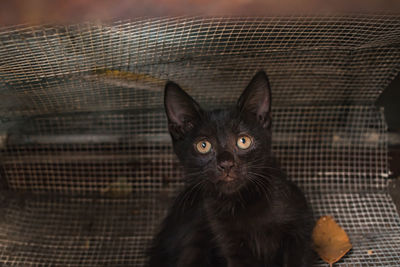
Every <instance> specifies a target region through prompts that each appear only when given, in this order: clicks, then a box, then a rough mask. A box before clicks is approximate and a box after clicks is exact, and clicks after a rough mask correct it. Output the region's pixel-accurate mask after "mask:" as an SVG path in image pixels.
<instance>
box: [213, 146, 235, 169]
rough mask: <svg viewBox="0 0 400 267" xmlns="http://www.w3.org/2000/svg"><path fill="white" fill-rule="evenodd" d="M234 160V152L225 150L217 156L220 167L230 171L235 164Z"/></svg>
mask: <svg viewBox="0 0 400 267" xmlns="http://www.w3.org/2000/svg"><path fill="white" fill-rule="evenodd" d="M234 160H235V159H234V157H233V155H232V153H230V152H228V151H224V152H222V153H221V154H219V155H218V156H217V162H218V168H219V169H220V170H221V171H225V172H227V173H228V172H229V171H230V170H231V169H232V167H233V166H234V165H235V161H234Z"/></svg>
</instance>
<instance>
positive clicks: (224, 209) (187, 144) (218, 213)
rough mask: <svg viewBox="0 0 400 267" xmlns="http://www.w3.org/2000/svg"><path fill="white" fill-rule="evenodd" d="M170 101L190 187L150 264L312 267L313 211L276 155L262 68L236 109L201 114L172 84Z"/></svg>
mask: <svg viewBox="0 0 400 267" xmlns="http://www.w3.org/2000/svg"><path fill="white" fill-rule="evenodd" d="M165 106H166V111H167V116H168V120H169V130H170V133H171V136H172V140H173V144H174V151H175V153H176V154H177V156H178V158H179V159H180V161H181V163H182V164H183V166H184V169H185V171H186V180H185V181H186V187H185V189H184V190H183V191H182V192H181V193H180V194H179V195H178V197H177V198H176V200H175V202H174V204H173V206H172V208H171V210H170V212H169V214H168V216H167V217H166V218H165V220H164V222H163V225H162V228H161V231H160V232H159V233H158V235H157V237H156V238H155V240H154V243H153V247H152V249H151V255H150V262H149V266H150V267H161V266H165V267H178V266H179V267H181V266H182V267H194V266H199V267H208V266H209V267H211V266H212V267H217V266H218V267H225V266H227V267H239V266H243V267H245V266H255V267H267V266H268V267H278V266H288V267H289V266H299V267H300V266H302V267H306V266H310V255H311V251H310V236H311V227H312V219H311V218H312V216H311V211H310V209H309V208H308V207H307V203H306V201H305V198H304V196H303V194H302V192H301V191H300V189H298V188H297V187H296V186H295V185H294V184H293V183H291V182H289V181H287V180H286V176H285V174H284V172H283V171H282V170H281V169H280V168H279V166H278V164H277V162H276V160H275V158H274V157H273V155H272V152H271V130H270V128H271V119H270V91H269V84H268V80H267V77H266V75H265V73H264V72H259V73H258V74H257V75H256V76H255V77H254V78H253V80H252V81H251V82H250V84H249V86H248V87H247V88H246V90H245V91H244V93H243V94H242V96H241V97H240V99H239V101H238V106H237V107H236V108H234V109H231V110H216V111H211V112H206V111H203V110H202V109H201V108H200V106H199V105H198V104H197V103H196V102H195V101H194V100H193V99H191V98H190V97H189V96H188V95H187V94H186V93H184V92H183V91H182V90H181V89H180V88H179V87H178V86H177V85H176V84H173V83H168V84H167V86H166V95H165Z"/></svg>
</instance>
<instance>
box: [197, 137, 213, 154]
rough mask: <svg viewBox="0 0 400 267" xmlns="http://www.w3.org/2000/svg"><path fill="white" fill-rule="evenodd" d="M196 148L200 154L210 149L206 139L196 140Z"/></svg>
mask: <svg viewBox="0 0 400 267" xmlns="http://www.w3.org/2000/svg"><path fill="white" fill-rule="evenodd" d="M196 149H197V151H198V152H200V153H201V154H206V153H208V152H210V150H211V143H210V142H208V141H207V140H201V141H199V142H197V144H196Z"/></svg>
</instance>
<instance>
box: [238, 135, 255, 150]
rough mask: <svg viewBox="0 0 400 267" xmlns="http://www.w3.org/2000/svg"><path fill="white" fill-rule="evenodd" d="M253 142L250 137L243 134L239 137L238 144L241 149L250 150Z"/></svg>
mask: <svg viewBox="0 0 400 267" xmlns="http://www.w3.org/2000/svg"><path fill="white" fill-rule="evenodd" d="M252 142H253V141H252V140H251V138H250V136H248V135H245V134H243V135H240V136H239V138H238V140H237V142H236V144H237V146H238V147H239V148H240V149H248V148H249V147H250V146H251V143H252Z"/></svg>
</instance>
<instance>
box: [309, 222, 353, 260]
mask: <svg viewBox="0 0 400 267" xmlns="http://www.w3.org/2000/svg"><path fill="white" fill-rule="evenodd" d="M312 238H313V242H314V250H315V251H316V252H317V253H318V255H319V256H320V257H321V258H322V259H323V260H324V261H326V262H327V263H329V264H330V266H332V264H333V263H335V262H337V261H338V260H340V259H341V258H342V257H343V256H344V255H345V254H346V253H347V252H348V251H349V250H350V249H351V248H352V245H351V243H350V240H349V237H348V236H347V234H346V232H345V231H344V230H343V229H342V228H341V227H340V226H339V225H338V224H337V223H336V222H335V220H334V219H333V218H332V217H331V216H322V217H321V218H319V220H318V221H317V223H316V225H315V227H314V230H313V234H312Z"/></svg>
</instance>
